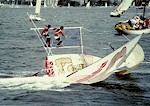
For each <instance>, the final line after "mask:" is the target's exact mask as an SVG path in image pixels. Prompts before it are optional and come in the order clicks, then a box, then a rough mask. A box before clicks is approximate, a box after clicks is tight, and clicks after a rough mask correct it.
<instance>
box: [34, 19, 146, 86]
mask: <svg viewBox="0 0 150 106" xmlns="http://www.w3.org/2000/svg"><path fill="white" fill-rule="evenodd" d="M32 23H33V25H34V26H35V28H31V30H34V31H35V33H36V34H37V36H38V38H39V40H40V41H41V43H42V45H43V47H44V49H45V51H46V53H47V55H46V59H45V68H44V69H43V70H44V73H45V74H46V76H49V77H52V78H56V79H59V80H60V81H62V82H67V83H82V84H93V83H96V82H100V81H103V80H105V79H106V78H108V77H109V76H110V75H112V74H114V73H119V72H120V73H119V74H121V75H123V74H127V73H130V72H131V71H133V68H135V67H137V66H138V65H139V64H140V63H141V62H142V61H143V60H144V54H143V50H142V48H141V47H140V46H139V45H138V44H137V43H138V41H139V40H140V38H141V36H142V35H139V36H137V37H136V38H134V39H132V40H131V41H129V42H128V43H126V44H125V45H123V46H122V47H120V48H118V49H117V50H115V51H113V52H112V53H110V54H109V55H107V56H105V57H103V58H101V57H97V56H94V55H89V54H85V53H84V47H83V42H82V40H83V37H82V36H83V35H82V27H65V28H64V31H63V33H64V34H65V36H66V38H65V41H64V42H63V45H62V46H61V47H56V46H54V45H55V44H54V42H53V44H52V45H51V47H48V45H47V44H46V43H45V40H44V39H43V38H41V34H40V33H41V29H43V28H37V27H36V25H35V23H34V22H33V21H32ZM51 29H53V28H51ZM52 34H53V33H52ZM51 39H52V38H51ZM52 41H53V40H52ZM52 41H51V42H52ZM70 42H72V43H70ZM45 45H47V47H45ZM77 51H78V52H77ZM55 52H56V53H55ZM62 52H64V53H62ZM70 52H71V53H70ZM76 52H77V53H76ZM123 70H126V71H123ZM128 70H129V71H128Z"/></svg>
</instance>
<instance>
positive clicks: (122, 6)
mask: <svg viewBox="0 0 150 106" xmlns="http://www.w3.org/2000/svg"><path fill="white" fill-rule="evenodd" d="M132 2H133V0H123V1H122V2H121V3H120V4H119V6H118V7H117V8H116V9H115V10H114V11H112V12H111V13H110V16H111V17H120V16H121V15H122V14H123V13H124V12H126V11H127V10H128V8H129V7H130V5H131V4H132Z"/></svg>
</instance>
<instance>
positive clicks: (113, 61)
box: [66, 35, 142, 84]
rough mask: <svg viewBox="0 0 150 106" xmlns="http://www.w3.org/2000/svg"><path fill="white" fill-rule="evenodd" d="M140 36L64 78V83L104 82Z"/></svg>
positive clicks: (128, 53)
mask: <svg viewBox="0 0 150 106" xmlns="http://www.w3.org/2000/svg"><path fill="white" fill-rule="evenodd" d="M141 36H142V35H139V36H137V37H136V38H134V39H132V40H131V41H130V42H128V43H126V44H125V45H123V46H122V47H120V48H119V49H117V50H115V51H114V52H112V53H111V54H109V55H107V56H106V57H104V58H102V59H100V60H99V61H97V62H95V63H94V64H92V65H90V66H88V67H86V68H84V69H82V70H79V71H77V72H75V73H73V74H71V75H70V76H68V77H67V78H66V82H73V83H84V84H92V83H96V82H99V81H103V80H105V79H106V78H107V77H109V76H110V75H111V74H113V73H115V72H116V69H117V68H120V66H121V65H122V64H123V63H124V62H125V61H126V59H127V58H128V56H129V55H130V54H131V53H132V51H133V50H134V48H135V46H136V45H137V43H138V41H139V39H140V38H141Z"/></svg>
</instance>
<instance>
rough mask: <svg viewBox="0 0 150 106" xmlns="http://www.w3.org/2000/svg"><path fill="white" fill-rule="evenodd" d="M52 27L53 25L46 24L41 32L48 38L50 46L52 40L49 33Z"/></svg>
mask: <svg viewBox="0 0 150 106" xmlns="http://www.w3.org/2000/svg"><path fill="white" fill-rule="evenodd" d="M50 27H51V25H46V27H45V28H44V29H43V30H42V33H41V35H42V36H44V37H45V38H46V44H47V45H48V47H50V40H51V38H50V35H49V34H48V30H49V29H50ZM47 45H45V46H47Z"/></svg>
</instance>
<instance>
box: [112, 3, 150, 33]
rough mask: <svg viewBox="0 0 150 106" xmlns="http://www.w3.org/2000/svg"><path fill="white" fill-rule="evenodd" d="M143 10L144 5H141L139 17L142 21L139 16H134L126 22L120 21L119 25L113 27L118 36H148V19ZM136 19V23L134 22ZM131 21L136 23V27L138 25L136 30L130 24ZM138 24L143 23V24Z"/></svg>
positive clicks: (149, 29) (149, 20)
mask: <svg viewBox="0 0 150 106" xmlns="http://www.w3.org/2000/svg"><path fill="white" fill-rule="evenodd" d="M145 9H146V3H143V15H142V16H141V17H142V19H141V18H140V17H139V16H135V17H134V18H132V19H130V20H127V21H120V22H119V23H117V24H116V25H115V29H116V31H117V32H119V34H125V35H139V34H149V33H150V18H146V17H145ZM138 17H139V18H138ZM137 19H138V21H135V20H137ZM132 20H133V21H135V22H137V23H136V25H138V24H139V27H138V28H137V29H136V28H133V25H132V22H131V21H132ZM140 22H143V24H142V23H140ZM130 24H131V25H130Z"/></svg>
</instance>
